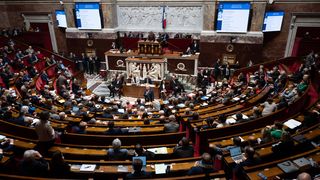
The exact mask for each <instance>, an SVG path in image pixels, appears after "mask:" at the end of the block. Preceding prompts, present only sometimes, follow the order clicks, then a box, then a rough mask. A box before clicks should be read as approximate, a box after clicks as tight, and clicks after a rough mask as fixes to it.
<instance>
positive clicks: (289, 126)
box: [284, 119, 301, 129]
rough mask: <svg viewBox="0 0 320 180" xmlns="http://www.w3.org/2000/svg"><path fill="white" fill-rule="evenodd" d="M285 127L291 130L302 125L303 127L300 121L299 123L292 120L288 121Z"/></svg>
mask: <svg viewBox="0 0 320 180" xmlns="http://www.w3.org/2000/svg"><path fill="white" fill-rule="evenodd" d="M284 125H285V126H287V127H288V128H290V129H294V128H296V127H298V126H300V125H301V122H299V121H297V120H295V119H290V120H288V121H286V122H285V123H284Z"/></svg>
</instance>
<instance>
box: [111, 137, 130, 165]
mask: <svg viewBox="0 0 320 180" xmlns="http://www.w3.org/2000/svg"><path fill="white" fill-rule="evenodd" d="M127 158H128V150H127V149H121V141H120V139H118V138H116V139H114V140H113V141H112V148H109V149H108V159H109V160H111V161H122V160H126V159H127Z"/></svg>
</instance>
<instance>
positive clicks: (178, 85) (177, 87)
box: [170, 77, 184, 96]
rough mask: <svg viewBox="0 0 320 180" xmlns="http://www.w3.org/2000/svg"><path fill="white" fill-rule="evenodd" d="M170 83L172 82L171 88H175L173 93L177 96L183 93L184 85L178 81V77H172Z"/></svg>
mask: <svg viewBox="0 0 320 180" xmlns="http://www.w3.org/2000/svg"><path fill="white" fill-rule="evenodd" d="M170 84H171V89H172V90H173V94H174V95H175V96H176V95H177V94H179V93H181V91H184V88H183V85H182V84H181V83H180V82H179V81H178V79H177V78H176V77H172V80H171V83H170Z"/></svg>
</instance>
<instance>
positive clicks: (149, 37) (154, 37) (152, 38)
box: [147, 31, 156, 41]
mask: <svg viewBox="0 0 320 180" xmlns="http://www.w3.org/2000/svg"><path fill="white" fill-rule="evenodd" d="M147 40H149V41H155V40H156V35H155V34H154V33H153V32H152V31H150V32H149V34H148V38H147Z"/></svg>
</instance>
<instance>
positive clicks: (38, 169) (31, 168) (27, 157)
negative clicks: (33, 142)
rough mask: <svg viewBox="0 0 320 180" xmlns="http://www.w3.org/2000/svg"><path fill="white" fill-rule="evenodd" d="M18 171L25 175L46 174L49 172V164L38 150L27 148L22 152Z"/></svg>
mask: <svg viewBox="0 0 320 180" xmlns="http://www.w3.org/2000/svg"><path fill="white" fill-rule="evenodd" d="M20 171H21V173H22V175H26V176H37V177H38V176H46V175H48V172H49V164H48V162H47V161H46V160H45V159H44V158H43V157H42V155H41V154H40V153H39V152H38V151H35V150H27V151H25V152H24V154H23V159H22V161H21V163H20Z"/></svg>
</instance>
